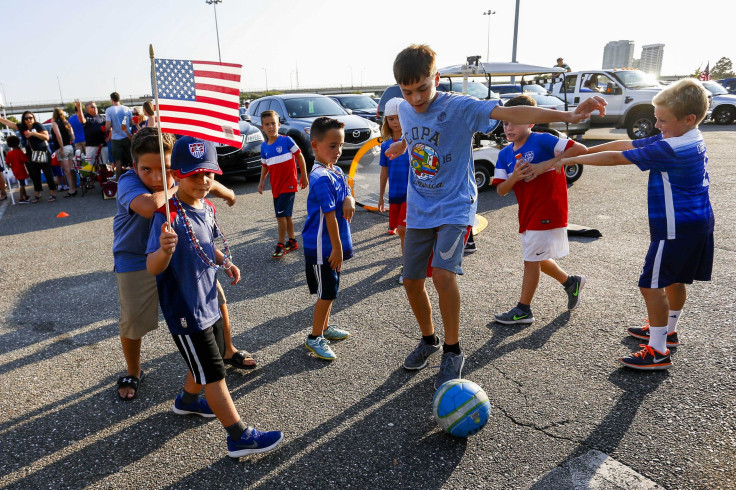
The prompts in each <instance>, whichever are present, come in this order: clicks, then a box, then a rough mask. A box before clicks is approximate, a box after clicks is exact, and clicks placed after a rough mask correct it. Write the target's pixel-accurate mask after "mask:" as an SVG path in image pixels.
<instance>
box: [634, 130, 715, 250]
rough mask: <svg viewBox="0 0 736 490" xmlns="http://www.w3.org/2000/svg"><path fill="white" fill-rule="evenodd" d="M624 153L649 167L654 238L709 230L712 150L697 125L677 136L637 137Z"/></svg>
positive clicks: (635, 162) (662, 238)
mask: <svg viewBox="0 0 736 490" xmlns="http://www.w3.org/2000/svg"><path fill="white" fill-rule="evenodd" d="M632 143H633V145H634V149H633V150H627V151H625V152H623V155H624V157H626V158H627V159H628V160H629V161H631V162H632V163H634V164H635V165H636V166H637V167H639V168H640V169H641V170H642V171H644V170H649V171H650V172H649V186H648V187H649V188H648V195H649V196H648V197H649V230H650V233H651V237H652V240H671V239H674V238H681V237H683V236H685V235H694V234H709V233H712V232H713V225H714V223H715V221H714V218H713V209H712V208H711V205H710V197H709V195H708V187H709V185H710V180H709V177H708V153H707V151H706V149H705V141H703V135H702V134H701V132H700V131H699V130H698V129H693V130H690V131H688V132H687V133H685V134H683V135H682V136H678V137H676V138H666V139H663V138H662V135H661V134H658V135H656V136H652V137H650V138H646V139H640V140H634V141H633V142H632Z"/></svg>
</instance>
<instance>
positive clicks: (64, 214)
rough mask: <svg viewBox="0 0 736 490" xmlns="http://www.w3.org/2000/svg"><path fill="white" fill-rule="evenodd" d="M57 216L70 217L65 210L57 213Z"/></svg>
mask: <svg viewBox="0 0 736 490" xmlns="http://www.w3.org/2000/svg"><path fill="white" fill-rule="evenodd" d="M56 217H57V218H68V217H69V214H68V213H65V212H64V211H62V212H60V213H59V214H57V215H56Z"/></svg>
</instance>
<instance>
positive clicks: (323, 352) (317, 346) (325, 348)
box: [304, 335, 337, 361]
mask: <svg viewBox="0 0 736 490" xmlns="http://www.w3.org/2000/svg"><path fill="white" fill-rule="evenodd" d="M304 346H305V347H306V348H307V349H309V350H311V351H312V352H314V355H315V356H317V357H319V358H320V359H326V360H328V361H334V360H335V359H336V358H337V356H336V355H335V353H334V352H332V349H330V341H329V340H327V339H326V338H324V337H323V336H321V335H320V336H319V337H317V338H316V339H310V338H309V337H307V340H306V341H305V342H304Z"/></svg>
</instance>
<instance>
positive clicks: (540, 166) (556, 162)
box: [532, 141, 588, 179]
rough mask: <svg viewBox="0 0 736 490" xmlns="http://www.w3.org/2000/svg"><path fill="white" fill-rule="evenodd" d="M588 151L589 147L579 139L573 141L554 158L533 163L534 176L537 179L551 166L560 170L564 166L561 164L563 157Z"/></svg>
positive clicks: (583, 153)
mask: <svg viewBox="0 0 736 490" xmlns="http://www.w3.org/2000/svg"><path fill="white" fill-rule="evenodd" d="M587 152H588V148H586V147H585V145H582V144H580V143H578V142H577V141H573V144H572V146H570V147H569V148H567V149H565V151H563V152H562V153H560V154H559V155H557V156H555V157H554V158H550V159H549V160H547V161H545V162H540V163H535V164H534V165H532V178H533V179H536V178H537V177H539V176H540V175H542V174H543V173H544V172H546V171H547V170H549V169H551V168H556V169H557V171H558V172H559V171H560V169H561V168H562V165H560V160H562V159H563V158H571V157H576V156H579V155H585V154H586V153H587Z"/></svg>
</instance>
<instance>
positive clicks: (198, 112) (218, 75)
mask: <svg viewBox="0 0 736 490" xmlns="http://www.w3.org/2000/svg"><path fill="white" fill-rule="evenodd" d="M153 62H154V72H155V76H156V85H157V88H158V110H159V114H160V117H161V131H162V132H164V133H175V134H180V135H185V136H194V137H196V138H201V139H204V140H208V141H214V142H216V143H223V144H226V145H230V146H234V147H236V148H240V147H241V146H242V137H241V135H240V129H239V122H240V113H239V107H240V73H241V71H242V69H243V66H242V65H237V64H233V63H217V62H214V61H188V60H163V59H154V60H153Z"/></svg>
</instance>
